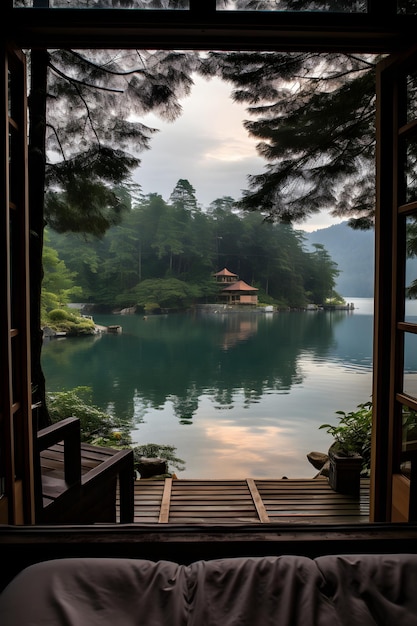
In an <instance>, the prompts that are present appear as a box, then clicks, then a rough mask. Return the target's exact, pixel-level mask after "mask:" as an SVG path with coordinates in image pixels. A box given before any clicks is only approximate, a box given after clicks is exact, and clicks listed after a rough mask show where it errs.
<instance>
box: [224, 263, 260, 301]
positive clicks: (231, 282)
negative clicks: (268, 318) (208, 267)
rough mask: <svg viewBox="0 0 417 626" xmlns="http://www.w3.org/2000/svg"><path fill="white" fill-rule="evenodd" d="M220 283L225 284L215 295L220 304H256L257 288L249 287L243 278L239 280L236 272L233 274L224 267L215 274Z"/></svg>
mask: <svg viewBox="0 0 417 626" xmlns="http://www.w3.org/2000/svg"><path fill="white" fill-rule="evenodd" d="M214 276H215V278H216V281H217V282H218V283H220V284H227V286H226V287H224V288H223V289H222V290H221V291H220V293H219V294H218V296H217V299H218V302H219V303H221V304H252V305H256V304H258V294H257V291H258V289H257V288H256V287H251V286H250V285H248V283H245V281H244V280H239V276H238V275H237V274H233V272H230V271H229V270H228V269H227V268H226V267H225V268H223V269H222V270H221V271H220V272H217V273H216V274H215V275H214Z"/></svg>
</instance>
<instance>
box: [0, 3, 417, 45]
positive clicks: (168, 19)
mask: <svg viewBox="0 0 417 626" xmlns="http://www.w3.org/2000/svg"><path fill="white" fill-rule="evenodd" d="M213 4H214V3H213ZM0 11H2V12H3V19H2V22H3V23H7V31H6V37H8V38H9V39H10V41H14V42H15V43H16V44H17V45H19V46H21V47H23V48H34V47H45V48H63V47H72V48H117V49H119V48H125V49H126V48H149V47H151V48H164V49H170V48H178V46H180V47H181V49H197V50H198V49H200V50H210V49H219V48H220V49H224V50H262V49H263V50H271V49H274V50H282V51H287V50H288V51H290V50H293V51H300V50H306V51H310V52H311V51H321V52H329V51H333V52H337V51H339V52H348V51H356V52H375V53H381V52H393V51H396V50H401V49H404V48H405V47H406V46H407V45H409V44H410V42H412V41H414V37H415V32H416V26H417V16H416V15H397V14H396V13H394V14H392V12H391V11H388V10H387V9H384V10H379V11H377V10H374V11H372V12H370V13H331V12H327V11H322V12H320V11H318V12H303V11H299V12H289V11H216V10H213V5H212V6H211V7H209V8H206V9H204V10H203V8H202V6H201V2H199V3H193V5H192V10H188V11H187V10H177V11H173V10H158V11H153V10H146V11H144V10H139V9H136V10H134V9H133V10H128V9H99V10H98V9H42V8H36V9H33V8H23V9H22V8H12V9H10V8H9V7H7V5H2V6H1V8H0Z"/></svg>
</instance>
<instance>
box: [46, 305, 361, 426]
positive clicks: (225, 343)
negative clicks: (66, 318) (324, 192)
mask: <svg viewBox="0 0 417 626" xmlns="http://www.w3.org/2000/svg"><path fill="white" fill-rule="evenodd" d="M345 320H346V313H345V312H343V311H341V312H333V313H331V314H328V313H301V312H300V313H280V314H278V315H275V316H270V315H260V314H252V315H251V314H247V315H246V314H245V315H237V314H232V315H210V316H208V315H204V316H192V315H173V316H165V317H163V316H155V317H149V318H148V319H147V320H146V321H145V320H143V319H142V318H141V317H139V316H135V317H129V318H127V317H123V318H122V317H120V318H117V317H114V316H112V317H111V318H110V319H108V318H102V317H97V319H96V321H97V322H98V323H100V324H109V323H110V322H112V323H113V324H120V325H122V326H123V333H122V334H121V335H103V336H102V337H101V338H99V339H97V338H80V339H71V340H66V341H64V342H63V341H60V342H56V341H51V342H50V343H49V344H47V345H46V346H45V347H44V354H43V364H44V369H45V373H46V378H47V381H48V389H51V390H57V389H58V388H61V387H63V386H65V387H66V388H69V387H75V386H77V385H81V384H83V385H88V386H91V387H92V389H93V400H94V402H95V403H96V404H98V405H99V406H102V407H109V406H111V407H113V410H114V411H115V412H116V413H117V415H119V416H125V417H131V416H132V415H133V414H136V416H138V415H143V414H144V413H146V409H148V408H152V409H161V407H163V406H164V404H165V403H166V402H167V400H169V401H170V402H171V403H172V406H173V411H174V413H175V415H176V416H177V417H178V419H179V420H181V421H182V422H183V423H188V422H189V421H190V420H192V419H193V417H194V416H195V414H196V412H197V410H198V408H199V403H200V399H201V397H202V396H207V397H209V398H211V400H212V402H213V405H214V407H215V408H216V409H218V410H224V409H229V410H230V409H233V408H234V406H235V403H236V398H237V396H238V395H239V397H240V395H241V394H243V397H244V407H245V408H246V409H248V408H250V407H251V406H252V405H253V404H255V403H257V402H259V401H260V399H261V398H262V397H263V396H264V394H266V393H269V392H272V391H273V392H278V393H289V392H290V390H291V389H292V388H293V387H294V386H296V385H300V384H302V382H303V380H304V374H303V367H302V360H303V359H305V358H306V355H310V356H311V357H312V358H313V360H316V361H320V360H321V359H325V358H328V357H329V355H333V357H332V358H334V359H336V358H337V355H336V354H335V351H336V347H337V346H336V343H335V331H336V328H337V327H338V326H339V325H341V324H342V323H343V322H345ZM351 331H352V329H350V331H348V332H349V334H350V337H351V338H352V335H351ZM341 339H342V346H343V341H344V338H343V333H342V335H341ZM356 340H357V341H358V347H359V345H360V346H361V347H362V346H363V345H364V341H363V337H362V336H361V333H359V332H357V333H356ZM301 357H302V358H301ZM340 358H341V359H344V358H345V357H344V355H343V354H341V355H340ZM140 403H141V404H142V410H140V409H138V405H139V404H140Z"/></svg>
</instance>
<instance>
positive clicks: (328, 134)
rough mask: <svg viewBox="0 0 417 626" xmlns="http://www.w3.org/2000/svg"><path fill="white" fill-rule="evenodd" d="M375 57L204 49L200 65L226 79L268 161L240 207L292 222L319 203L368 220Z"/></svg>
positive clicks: (355, 221) (361, 222)
mask: <svg viewBox="0 0 417 626" xmlns="http://www.w3.org/2000/svg"><path fill="white" fill-rule="evenodd" d="M375 62H376V59H375V58H373V57H370V56H355V55H337V54H317V53H276V52H243V53H240V52H236V53H228V54H224V53H217V52H213V53H211V55H210V57H209V59H208V61H207V62H206V63H205V65H204V66H203V71H204V72H206V73H208V74H218V75H220V76H221V77H222V78H223V79H224V80H227V81H228V82H230V83H232V85H233V86H234V92H233V97H234V99H235V100H236V101H238V102H242V103H246V104H247V105H248V113H249V114H250V116H251V117H252V118H255V119H251V120H248V121H246V122H245V126H246V128H247V130H248V131H249V133H250V134H251V135H252V136H254V137H256V138H257V139H259V144H258V146H257V149H258V151H259V153H260V154H261V155H262V156H263V157H264V158H265V159H266V161H267V162H268V165H267V166H266V171H265V173H263V174H259V175H254V176H250V177H249V187H250V188H249V190H248V191H246V192H245V193H244V196H243V200H242V201H241V203H240V206H241V208H244V209H248V210H256V211H260V212H261V213H263V214H264V215H265V216H266V217H267V218H268V219H270V220H277V221H282V222H297V221H301V220H303V219H305V218H306V217H308V216H310V215H312V214H313V213H315V212H318V211H320V210H323V209H328V210H329V211H330V212H331V213H332V214H333V215H337V216H340V215H348V216H349V217H351V218H352V220H351V223H352V225H356V226H357V227H369V226H370V225H371V224H372V220H373V213H374V201H375V198H374V195H375V194H374V148H375V125H374V121H375V71H374V70H375Z"/></svg>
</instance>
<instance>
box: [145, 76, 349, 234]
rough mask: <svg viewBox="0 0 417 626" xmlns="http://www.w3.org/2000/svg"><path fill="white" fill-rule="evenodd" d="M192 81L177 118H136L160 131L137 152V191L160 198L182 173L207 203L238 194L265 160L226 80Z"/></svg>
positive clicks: (313, 226) (326, 218)
mask: <svg viewBox="0 0 417 626" xmlns="http://www.w3.org/2000/svg"><path fill="white" fill-rule="evenodd" d="M194 82H195V85H194V87H193V89H192V92H191V95H190V96H188V97H186V98H184V99H183V100H182V101H181V104H182V107H183V113H182V115H181V117H180V118H178V119H177V120H175V121H174V122H165V121H163V120H161V119H160V118H158V117H156V116H155V115H153V114H150V115H147V116H145V117H143V118H141V122H143V123H144V124H147V125H149V126H151V127H153V128H158V129H159V131H160V132H158V133H157V134H156V135H154V136H153V137H152V139H151V149H150V150H147V151H145V152H142V153H141V154H140V155H139V156H140V158H141V166H140V168H138V170H137V171H136V174H135V177H134V178H135V181H136V182H137V183H139V184H140V185H141V188H142V193H144V194H148V193H159V194H160V195H161V196H162V197H163V198H164V200H168V199H169V196H170V195H171V192H172V190H173V189H174V187H175V185H176V183H177V182H178V180H179V179H181V178H183V179H186V180H188V181H189V182H190V183H191V185H192V186H193V187H194V189H195V190H196V197H197V201H198V203H199V204H200V205H201V206H202V208H206V207H208V206H209V205H210V203H211V202H212V201H213V200H216V199H217V198H221V197H223V196H231V197H232V198H234V199H235V200H238V199H239V198H240V197H241V195H242V191H243V190H244V189H246V188H247V176H248V175H249V174H261V173H262V172H263V171H264V168H265V165H266V161H265V160H264V159H263V158H261V157H260V156H258V155H257V152H256V143H257V140H256V139H254V138H251V137H249V136H248V133H247V132H246V130H245V128H244V127H243V124H242V121H243V120H245V119H248V118H249V115H248V113H246V111H245V107H244V105H241V104H237V103H235V102H233V100H232V99H231V97H230V94H231V91H232V89H231V86H230V85H228V84H227V83H226V82H224V81H221V80H220V79H217V78H213V79H211V80H206V79H204V78H202V77H198V76H197V77H195V78H194ZM340 221H341V220H340V219H339V220H336V219H335V218H332V217H331V216H330V215H329V214H328V213H327V212H326V213H321V214H318V215H316V216H314V217H313V218H310V219H308V220H306V221H305V222H303V223H298V224H296V228H297V229H300V230H306V231H314V230H317V229H320V228H326V227H327V226H330V225H331V224H335V223H339V222H340Z"/></svg>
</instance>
